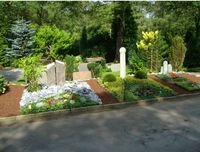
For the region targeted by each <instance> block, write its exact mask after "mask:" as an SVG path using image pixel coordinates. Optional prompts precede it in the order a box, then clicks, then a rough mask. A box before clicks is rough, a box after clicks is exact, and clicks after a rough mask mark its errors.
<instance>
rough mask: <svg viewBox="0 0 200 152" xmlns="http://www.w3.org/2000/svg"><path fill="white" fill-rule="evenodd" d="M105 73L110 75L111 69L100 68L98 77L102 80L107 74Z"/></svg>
mask: <svg viewBox="0 0 200 152" xmlns="http://www.w3.org/2000/svg"><path fill="white" fill-rule="evenodd" d="M107 73H112V70H111V68H107V67H105V68H103V67H102V68H101V69H100V73H99V76H100V77H101V78H103V77H104V75H105V74H107Z"/></svg>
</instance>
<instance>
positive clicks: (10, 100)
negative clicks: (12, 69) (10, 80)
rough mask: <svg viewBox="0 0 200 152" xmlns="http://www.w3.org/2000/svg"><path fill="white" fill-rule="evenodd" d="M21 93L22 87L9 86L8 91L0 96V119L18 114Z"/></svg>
mask: <svg viewBox="0 0 200 152" xmlns="http://www.w3.org/2000/svg"><path fill="white" fill-rule="evenodd" d="M23 91H24V87H23V86H17V85H10V86H9V88H8V91H6V93H5V94H2V95H0V117H1V116H15V115H19V114H20V111H19V109H20V106H19V102H20V100H21V96H22V93H23Z"/></svg>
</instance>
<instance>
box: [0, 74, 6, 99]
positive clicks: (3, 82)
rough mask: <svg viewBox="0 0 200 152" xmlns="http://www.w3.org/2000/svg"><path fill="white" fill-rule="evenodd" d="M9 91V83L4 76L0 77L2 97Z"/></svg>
mask: <svg viewBox="0 0 200 152" xmlns="http://www.w3.org/2000/svg"><path fill="white" fill-rule="evenodd" d="M6 89H7V82H6V80H5V79H4V77H3V76H2V75H0V95H1V94H3V93H5V92H6Z"/></svg>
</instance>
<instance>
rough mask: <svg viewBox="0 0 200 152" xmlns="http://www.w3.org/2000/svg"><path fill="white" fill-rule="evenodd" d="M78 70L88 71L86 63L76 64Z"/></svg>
mask: <svg viewBox="0 0 200 152" xmlns="http://www.w3.org/2000/svg"><path fill="white" fill-rule="evenodd" d="M78 71H89V70H88V68H87V63H80V64H79V66H78Z"/></svg>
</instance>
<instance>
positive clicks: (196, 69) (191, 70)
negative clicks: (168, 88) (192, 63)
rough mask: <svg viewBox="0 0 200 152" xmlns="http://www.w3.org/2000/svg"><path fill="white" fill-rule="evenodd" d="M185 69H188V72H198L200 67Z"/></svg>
mask: <svg viewBox="0 0 200 152" xmlns="http://www.w3.org/2000/svg"><path fill="white" fill-rule="evenodd" d="M187 71H188V72H200V67H196V68H188V69H187Z"/></svg>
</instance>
